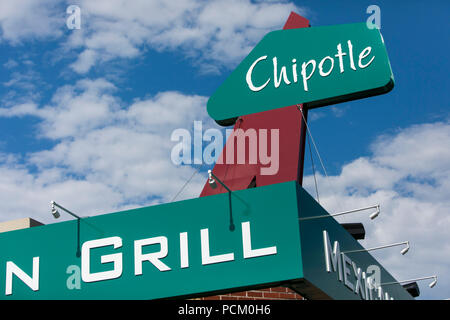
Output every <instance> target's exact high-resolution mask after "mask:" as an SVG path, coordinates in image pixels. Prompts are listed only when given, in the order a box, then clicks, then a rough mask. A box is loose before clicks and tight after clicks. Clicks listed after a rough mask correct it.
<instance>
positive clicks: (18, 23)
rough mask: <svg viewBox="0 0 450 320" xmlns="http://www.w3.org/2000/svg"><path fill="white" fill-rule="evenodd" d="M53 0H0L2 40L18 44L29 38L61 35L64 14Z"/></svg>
mask: <svg viewBox="0 0 450 320" xmlns="http://www.w3.org/2000/svg"><path fill="white" fill-rule="evenodd" d="M57 7H58V3H57V2H55V1H52V0H14V1H0V41H1V40H2V39H4V40H7V41H9V42H10V43H13V44H17V43H21V42H22V41H23V40H28V39H35V38H39V39H43V38H56V37H59V36H61V34H62V32H61V30H62V28H61V27H58V26H62V25H64V15H63V14H61V12H58V8H57Z"/></svg>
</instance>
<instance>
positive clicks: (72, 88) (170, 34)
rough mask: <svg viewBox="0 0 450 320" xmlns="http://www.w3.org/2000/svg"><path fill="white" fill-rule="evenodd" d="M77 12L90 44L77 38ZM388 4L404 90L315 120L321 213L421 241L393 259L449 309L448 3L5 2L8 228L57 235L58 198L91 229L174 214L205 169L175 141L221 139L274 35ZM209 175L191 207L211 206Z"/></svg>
mask: <svg viewBox="0 0 450 320" xmlns="http://www.w3.org/2000/svg"><path fill="white" fill-rule="evenodd" d="M70 4H76V5H79V7H80V8H81V29H80V30H69V29H68V28H67V27H66V19H67V17H68V15H67V14H66V12H65V10H66V8H67V7H68V6H69V5H70ZM372 4H376V5H378V6H379V7H380V9H381V32H382V34H383V37H384V40H385V44H386V47H387V50H388V54H389V58H390V61H391V65H392V69H393V73H394V77H395V87H394V89H393V91H391V92H390V93H388V94H386V95H382V96H377V97H372V98H368V99H363V100H358V101H353V102H347V103H343V104H340V105H335V106H329V107H324V108H320V109H315V110H312V111H311V112H310V121H309V125H310V129H311V132H312V135H313V137H314V140H315V142H316V143H317V146H318V148H319V152H320V155H321V157H322V159H323V160H324V164H325V167H326V170H327V173H328V177H326V176H325V175H324V172H323V171H322V170H320V168H318V171H319V172H318V182H319V193H320V198H321V204H322V205H323V206H324V207H325V208H327V209H328V210H329V211H330V212H336V211H342V210H347V209H353V208H355V207H364V206H368V205H372V204H375V203H380V204H381V206H382V214H381V215H380V218H379V220H378V219H377V222H371V221H367V220H366V218H365V217H364V214H361V216H358V217H357V218H356V217H350V218H342V219H343V221H352V222H354V220H355V219H358V221H362V222H364V223H365V226H366V231H367V240H365V242H364V245H367V246H370V245H379V244H384V243H390V242H397V241H404V240H410V241H411V244H412V249H411V251H410V253H408V255H407V256H405V257H400V256H399V255H398V253H397V252H395V250H393V251H392V250H386V251H385V252H383V253H377V254H378V256H377V258H379V259H380V260H381V262H382V263H383V264H384V265H386V266H387V267H388V269H389V270H392V272H393V274H394V275H395V276H396V277H397V278H398V279H400V278H402V279H407V278H414V277H420V276H424V275H428V274H436V273H437V274H438V275H441V276H440V278H439V283H438V285H437V286H436V287H435V288H434V289H428V288H427V286H426V283H421V291H422V296H421V298H434V299H443V298H449V297H450V296H449V294H448V292H449V290H448V288H449V286H450V277H449V276H448V274H450V272H449V271H450V261H449V260H448V259H445V257H446V256H447V257H448V256H449V255H450V244H449V237H448V235H447V230H449V229H450V218H449V217H448V211H449V210H448V207H449V205H450V203H449V199H450V190H449V189H450V185H449V183H448V182H447V181H449V179H448V178H450V165H449V163H450V153H449V151H448V149H450V148H448V146H449V142H450V124H449V109H448V107H449V104H448V101H449V80H448V78H449V77H448V72H449V60H448V51H449V42H448V39H449V28H448V23H447V21H448V13H449V9H450V4H449V2H448V1H439V0H431V1H427V2H423V1H408V2H406V1H376V2H372V1H277V0H274V1H266V2H262V1H253V2H252V1H244V0H241V1H237V0H236V1H198V0H183V1H170V2H168V3H166V2H164V1H142V2H141V1H119V0H117V1H95V2H93V1H88V0H86V1H50V0H41V1H38V0H21V1H14V2H12V1H3V2H1V3H0V70H1V72H0V220H1V221H7V220H12V219H16V218H22V217H26V216H30V217H33V218H35V219H37V220H40V221H42V222H45V223H52V222H53V221H52V220H51V219H50V214H49V202H50V200H56V201H57V202H60V203H62V204H64V205H65V206H66V207H68V208H72V209H73V211H75V212H78V213H82V214H81V215H94V214H100V213H106V212H112V211H118V210H122V209H126V208H131V207H139V206H144V205H150V204H155V203H161V202H168V201H170V200H171V199H172V197H173V196H174V195H175V194H176V193H177V192H178V191H179V189H180V188H181V187H182V186H183V184H184V182H185V181H186V180H187V179H189V178H190V177H191V176H192V174H193V172H194V171H195V170H196V169H197V167H191V166H181V167H177V166H175V165H174V164H173V163H172V162H171V159H170V151H171V148H172V147H173V146H174V142H172V141H170V134H171V132H172V131H173V130H174V129H176V128H186V129H189V130H191V129H192V126H193V121H195V120H201V121H203V122H204V128H208V127H210V128H217V126H216V125H215V124H214V122H213V121H211V120H210V119H209V117H208V116H207V114H206V101H207V99H208V97H209V96H210V95H211V94H212V93H213V92H214V90H215V89H217V88H218V86H219V85H220V84H221V83H222V82H223V81H224V80H225V79H226V77H227V76H228V75H229V74H230V73H231V72H232V70H233V68H234V67H235V66H237V64H238V63H239V62H240V61H241V59H242V58H243V57H245V56H246V54H247V53H248V52H249V51H250V50H251V48H253V46H254V45H255V44H256V43H257V42H258V41H259V40H260V39H261V37H262V36H263V35H264V34H265V33H267V32H269V31H272V30H276V29H280V28H281V27H282V26H283V24H284V22H285V20H286V19H287V17H288V15H289V13H290V11H296V12H297V13H300V14H301V15H303V16H305V17H306V18H308V19H309V20H310V22H311V25H312V26H322V25H333V24H343V23H353V22H364V21H366V19H367V18H368V17H369V14H367V13H366V8H367V7H368V6H369V5H372ZM308 159H309V157H308V154H307V156H306V163H305V170H306V171H305V173H306V177H305V186H306V187H307V189H308V190H311V193H312V194H314V191H313V190H314V184H313V178H312V176H311V174H312V170H311V163H310V161H309V160H308ZM315 165H316V166H317V165H318V159H317V156H315ZM205 170H206V167H204V168H202V171H201V173H200V174H197V175H196V176H195V177H194V178H193V179H192V181H191V183H190V184H189V186H188V188H186V189H185V190H183V193H182V194H181V195H180V198H179V199H183V198H190V197H196V196H198V194H199V192H200V191H201V188H202V185H203V183H204V181H205V179H206V175H205ZM99 199H102V201H99ZM437 243H439V246H436V244H437ZM406 266H407V267H406Z"/></svg>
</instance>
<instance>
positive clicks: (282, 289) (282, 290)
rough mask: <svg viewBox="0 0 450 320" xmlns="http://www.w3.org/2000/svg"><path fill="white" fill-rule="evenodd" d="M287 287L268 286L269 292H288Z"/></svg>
mask: <svg viewBox="0 0 450 320" xmlns="http://www.w3.org/2000/svg"><path fill="white" fill-rule="evenodd" d="M287 290H288V289H287V288H285V287H275V288H270V291H271V292H288V291H287Z"/></svg>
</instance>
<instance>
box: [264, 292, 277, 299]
mask: <svg viewBox="0 0 450 320" xmlns="http://www.w3.org/2000/svg"><path fill="white" fill-rule="evenodd" d="M263 297H264V298H279V297H280V294H279V293H278V292H264V293H263Z"/></svg>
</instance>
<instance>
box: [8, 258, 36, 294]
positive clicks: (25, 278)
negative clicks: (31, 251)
mask: <svg viewBox="0 0 450 320" xmlns="http://www.w3.org/2000/svg"><path fill="white" fill-rule="evenodd" d="M13 274H15V275H16V276H17V278H19V279H20V280H22V282H23V283H25V284H26V285H27V286H28V287H29V288H30V289H31V290H33V291H38V290H39V257H34V258H33V272H32V275H33V276H32V277H30V276H29V275H27V274H26V273H25V272H23V270H22V269H20V268H19V267H18V266H17V265H16V264H15V263H14V262H12V261H7V262H6V288H5V295H7V296H8V295H11V294H12V291H13V290H12V283H13Z"/></svg>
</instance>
